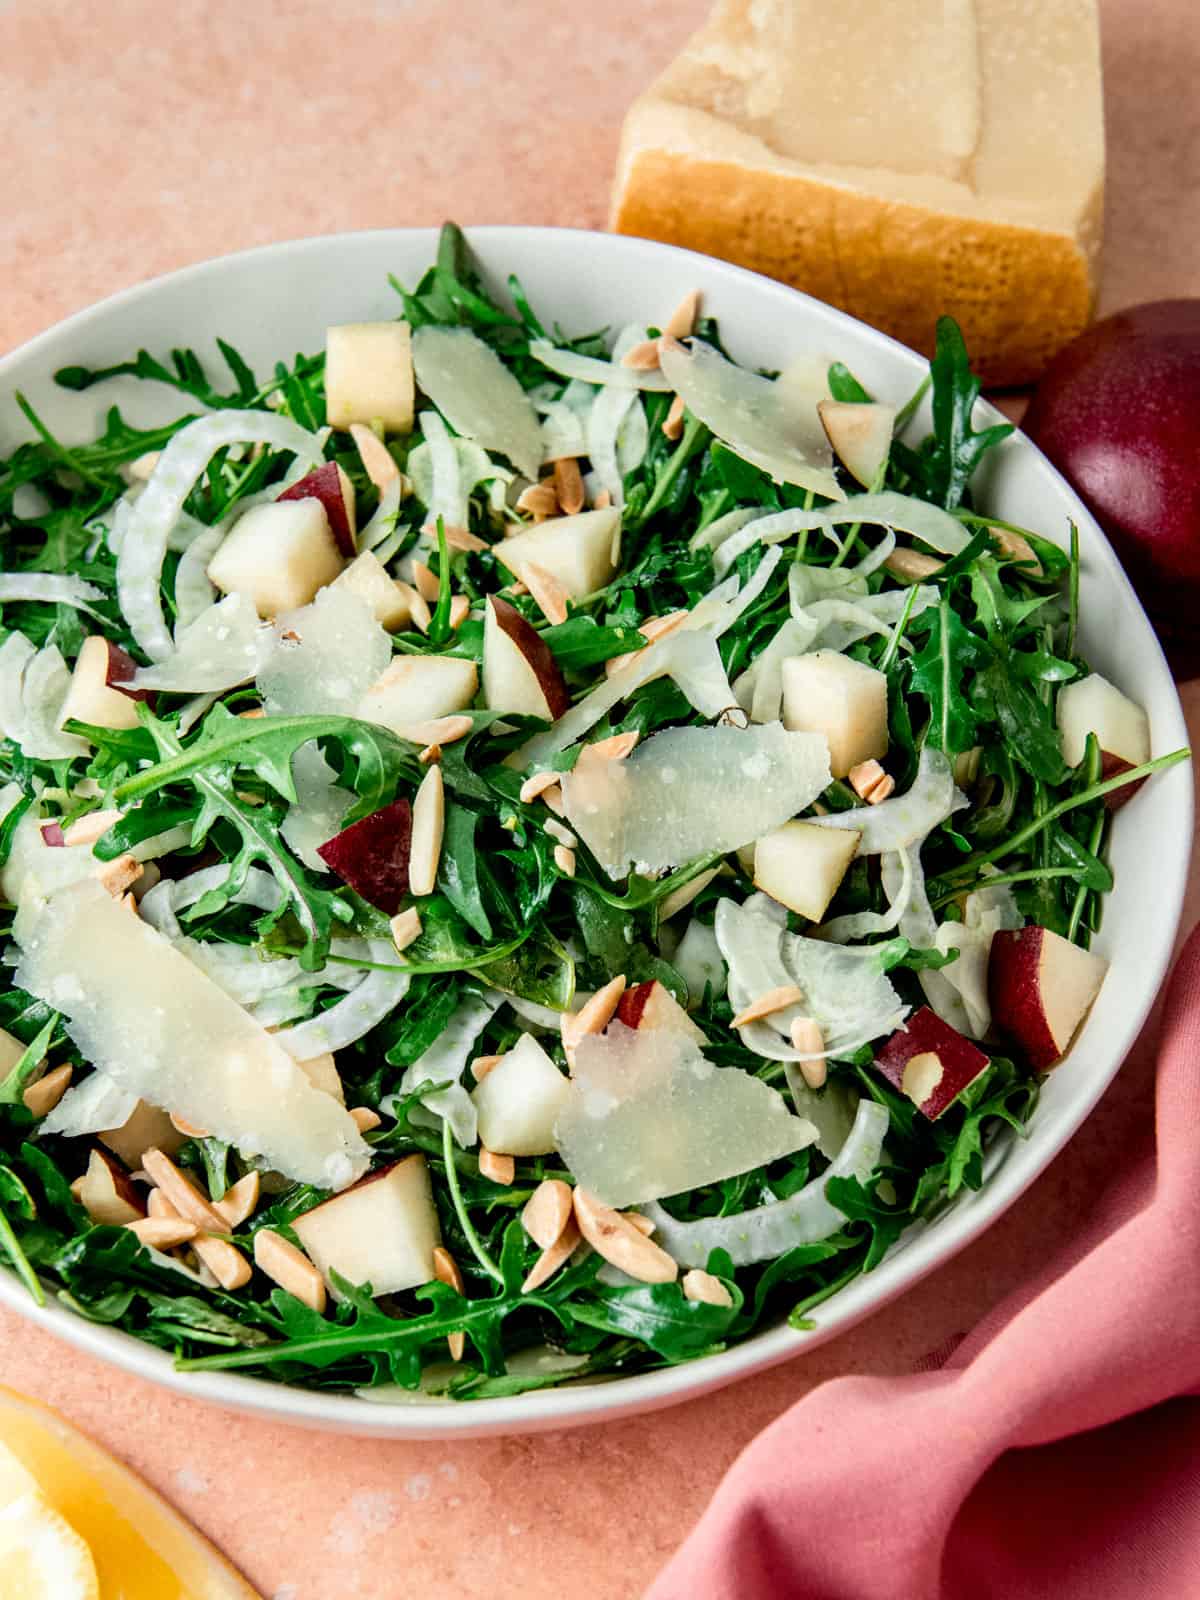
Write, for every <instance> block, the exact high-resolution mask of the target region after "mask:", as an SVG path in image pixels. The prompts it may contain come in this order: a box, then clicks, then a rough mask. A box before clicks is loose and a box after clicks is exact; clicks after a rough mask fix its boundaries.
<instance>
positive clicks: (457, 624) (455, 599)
mask: <svg viewBox="0 0 1200 1600" xmlns="http://www.w3.org/2000/svg"><path fill="white" fill-rule="evenodd" d="M470 615H471V602H470V601H469V600H468V599H467V597H466V595H465V594H455V595H451V596H450V617H449V621H450V626H451V627H452V628H453V629H454V631H455V632H456V633H457V632H458V630H459V628H461V627H462V625H463V623H464V622H465V621H466V620H467V618H468V617H469V616H470Z"/></svg>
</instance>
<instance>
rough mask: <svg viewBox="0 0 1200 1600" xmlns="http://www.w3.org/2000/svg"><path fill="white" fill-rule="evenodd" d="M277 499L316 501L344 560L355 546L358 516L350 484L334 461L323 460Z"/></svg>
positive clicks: (348, 558)
mask: <svg viewBox="0 0 1200 1600" xmlns="http://www.w3.org/2000/svg"><path fill="white" fill-rule="evenodd" d="M279 498H280V500H319V501H320V502H321V504H322V505H323V506H324V507H325V515H326V516H327V517H328V518H329V528H330V531H331V532H332V534H333V537H334V539H335V540H336V541H337V547H338V549H339V550H340V551H341V552H342V554H343V555H344V556H345V558H346V560H347V561H352V560H353V559H354V554H355V552H356V550H357V549H358V542H357V535H358V517H357V514H356V512H355V505H354V485H353V484H352V483H351V482H350V479H349V478H348V477H347V476H346V474H345V473H344V472H343V471H342V469H341V467H339V466H338V464H337V462H336V461H326V462H324V463H323V464H322V465H321V466H319V467H315V468H314V469H313V470H312V472H309V473H307V474H306V475H305V476H304V477H303V478H301V479H299V480H298V482H296V483H294V484H293V485H292V487H291V488H290V489H285V490H284V491H283V493H282V494H281V495H280V496H279Z"/></svg>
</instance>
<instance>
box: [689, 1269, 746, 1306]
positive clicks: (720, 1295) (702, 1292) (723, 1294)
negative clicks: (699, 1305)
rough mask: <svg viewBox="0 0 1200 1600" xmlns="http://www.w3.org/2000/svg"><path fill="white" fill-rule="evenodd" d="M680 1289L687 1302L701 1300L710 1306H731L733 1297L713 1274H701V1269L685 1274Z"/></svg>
mask: <svg viewBox="0 0 1200 1600" xmlns="http://www.w3.org/2000/svg"><path fill="white" fill-rule="evenodd" d="M680 1287H681V1288H682V1290H683V1298H684V1299H685V1300H700V1301H702V1302H703V1303H704V1304H705V1305H708V1306H731V1305H732V1304H733V1296H732V1295H731V1294H730V1292H729V1290H728V1289H727V1288H726V1287H725V1285H724V1284H723V1283H722V1282H721V1280H720V1278H715V1277H714V1276H713V1275H712V1273H711V1272H701V1271H700V1269H699V1267H693V1268H692V1270H691V1271H690V1272H685V1273H684V1275H683V1282H682V1283H681V1285H680Z"/></svg>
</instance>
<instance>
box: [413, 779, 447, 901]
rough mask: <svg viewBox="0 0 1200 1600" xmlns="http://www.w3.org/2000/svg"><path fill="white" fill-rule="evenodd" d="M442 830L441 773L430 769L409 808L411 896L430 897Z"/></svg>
mask: <svg viewBox="0 0 1200 1600" xmlns="http://www.w3.org/2000/svg"><path fill="white" fill-rule="evenodd" d="M445 827H446V792H445V788H444V786H443V783H442V769H441V767H438V766H432V767H430V768H429V770H428V771H427V772H426V774H425V776H424V777H423V778H422V779H421V785H420V788H419V789H418V790H417V795H416V799H415V800H414V801H413V808H412V840H411V844H410V846H409V856H408V886H409V888H410V889H411V891H412V893H413V894H415V895H426V894H432V893H433V888H434V884H435V883H436V882H437V872H438V863H439V861H440V860H441V858H442V835H443V833H444V832H445Z"/></svg>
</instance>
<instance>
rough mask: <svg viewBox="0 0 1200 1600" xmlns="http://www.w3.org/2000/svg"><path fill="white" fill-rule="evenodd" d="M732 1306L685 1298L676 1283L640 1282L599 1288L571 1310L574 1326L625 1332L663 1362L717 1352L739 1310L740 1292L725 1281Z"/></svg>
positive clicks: (741, 1300) (732, 1284) (741, 1302)
mask: <svg viewBox="0 0 1200 1600" xmlns="http://www.w3.org/2000/svg"><path fill="white" fill-rule="evenodd" d="M725 1287H726V1289H728V1290H729V1293H730V1297H731V1300H732V1304H731V1305H728V1306H714V1305H709V1303H708V1302H707V1301H704V1300H687V1299H685V1298H684V1294H683V1290H682V1289H681V1288H680V1287H679V1285H678V1284H677V1283H643V1284H639V1285H638V1286H637V1288H635V1289H609V1288H601V1287H600V1286H599V1285H597V1288H596V1291H595V1298H594V1299H591V1300H588V1301H585V1302H584V1303H582V1304H579V1305H575V1306H573V1307H572V1315H573V1317H574V1319H575V1320H576V1321H577V1322H582V1323H584V1324H585V1325H586V1326H587V1327H591V1328H600V1329H602V1330H603V1331H604V1332H605V1333H618V1334H624V1335H625V1336H626V1337H628V1338H633V1339H638V1340H640V1341H641V1342H642V1343H643V1344H645V1345H648V1346H649V1347H650V1349H651V1350H653V1351H654V1352H655V1353H656V1354H657V1355H660V1356H662V1357H663V1359H664V1360H666V1361H687V1360H690V1359H691V1358H693V1357H695V1356H699V1355H704V1354H705V1353H707V1352H709V1351H712V1350H716V1349H719V1348H720V1347H721V1345H722V1344H723V1342H724V1340H725V1339H726V1337H727V1336H728V1334H729V1331H730V1329H731V1327H732V1326H733V1323H734V1322H735V1321H736V1319H737V1316H738V1314H739V1312H740V1311H741V1309H742V1305H743V1299H742V1292H741V1290H740V1289H739V1288H738V1286H737V1284H736V1282H734V1281H733V1280H732V1279H730V1280H727V1281H726V1282H725Z"/></svg>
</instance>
